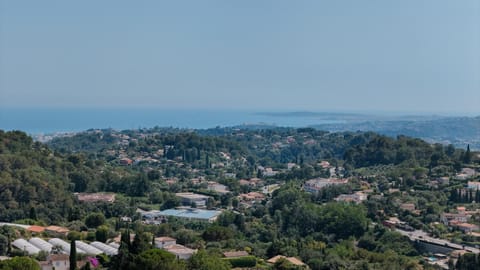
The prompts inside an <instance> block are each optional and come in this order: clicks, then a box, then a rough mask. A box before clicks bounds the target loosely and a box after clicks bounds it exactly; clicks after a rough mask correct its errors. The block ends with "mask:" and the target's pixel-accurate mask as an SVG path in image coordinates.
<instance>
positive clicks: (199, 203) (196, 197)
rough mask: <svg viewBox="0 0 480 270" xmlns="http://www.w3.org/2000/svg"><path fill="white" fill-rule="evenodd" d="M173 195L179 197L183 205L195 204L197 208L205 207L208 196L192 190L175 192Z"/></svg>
mask: <svg viewBox="0 0 480 270" xmlns="http://www.w3.org/2000/svg"><path fill="white" fill-rule="evenodd" d="M175 196H177V197H178V198H180V199H181V201H182V204H183V205H186V206H190V205H192V204H195V206H196V207H198V208H205V207H206V205H207V200H208V198H210V197H209V196H206V195H202V194H196V193H192V192H181V193H175Z"/></svg>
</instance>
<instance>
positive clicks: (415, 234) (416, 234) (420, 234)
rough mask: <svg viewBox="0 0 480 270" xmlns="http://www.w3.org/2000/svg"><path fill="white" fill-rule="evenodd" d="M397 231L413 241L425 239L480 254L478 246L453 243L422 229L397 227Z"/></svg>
mask: <svg viewBox="0 0 480 270" xmlns="http://www.w3.org/2000/svg"><path fill="white" fill-rule="evenodd" d="M395 231H397V232H399V233H400V234H402V235H405V236H407V237H408V238H410V240H411V241H417V240H418V241H424V242H427V243H431V244H437V245H441V246H446V247H449V248H453V249H457V250H466V251H468V252H473V253H476V254H480V249H478V248H474V247H469V246H462V245H459V244H455V243H452V242H450V241H448V240H445V239H440V238H434V237H430V236H428V234H427V233H426V232H424V231H421V230H415V231H404V230H400V229H395Z"/></svg>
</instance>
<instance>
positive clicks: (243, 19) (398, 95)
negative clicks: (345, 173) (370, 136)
mask: <svg viewBox="0 0 480 270" xmlns="http://www.w3.org/2000/svg"><path fill="white" fill-rule="evenodd" d="M478 48H480V2H478V1H475V0H466V1H461V2H458V1H455V2H454V1H443V0H441V1H436V0H435V1H434V0H426V1H399V2H392V1H388V2H386V1H361V2H359V1H346V2H342V3H340V2H338V1H301V2H290V1H260V2H259V1H241V2H237V1H235V2H234V1H201V2H200V1H187V2H182V3H179V2H157V1H142V2H135V3H133V2H126V1H101V2H98V1H82V2H63V1H50V0H47V1H22V0H20V1H5V0H0V107H3V108H155V109H174V110H192V109H193V110H209V109H214V110H243V111H282V112H288V111H312V112H374V113H375V112H377V113H395V114H441V115H468V116H474V115H480V106H478V105H479V104H480V50H478Z"/></svg>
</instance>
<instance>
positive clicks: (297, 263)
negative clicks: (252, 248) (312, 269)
mask: <svg viewBox="0 0 480 270" xmlns="http://www.w3.org/2000/svg"><path fill="white" fill-rule="evenodd" d="M281 259H285V260H287V261H288V262H290V263H291V264H293V265H295V266H305V267H308V266H307V265H306V264H305V263H304V262H302V261H301V260H299V259H297V258H295V257H285V256H283V255H277V256H275V257H272V258H270V259H268V260H267V262H268V263H271V264H275V263H276V262H277V261H278V260H281Z"/></svg>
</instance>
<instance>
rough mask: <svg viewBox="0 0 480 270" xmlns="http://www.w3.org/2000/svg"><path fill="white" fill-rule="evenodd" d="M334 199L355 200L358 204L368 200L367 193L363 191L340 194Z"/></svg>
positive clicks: (342, 200)
mask: <svg viewBox="0 0 480 270" xmlns="http://www.w3.org/2000/svg"><path fill="white" fill-rule="evenodd" d="M334 200H335V201H337V202H354V203H356V204H359V203H361V202H363V201H366V200H367V194H365V193H363V192H361V191H357V192H355V193H353V194H340V195H339V196H338V197H336V198H335V199H334Z"/></svg>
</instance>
